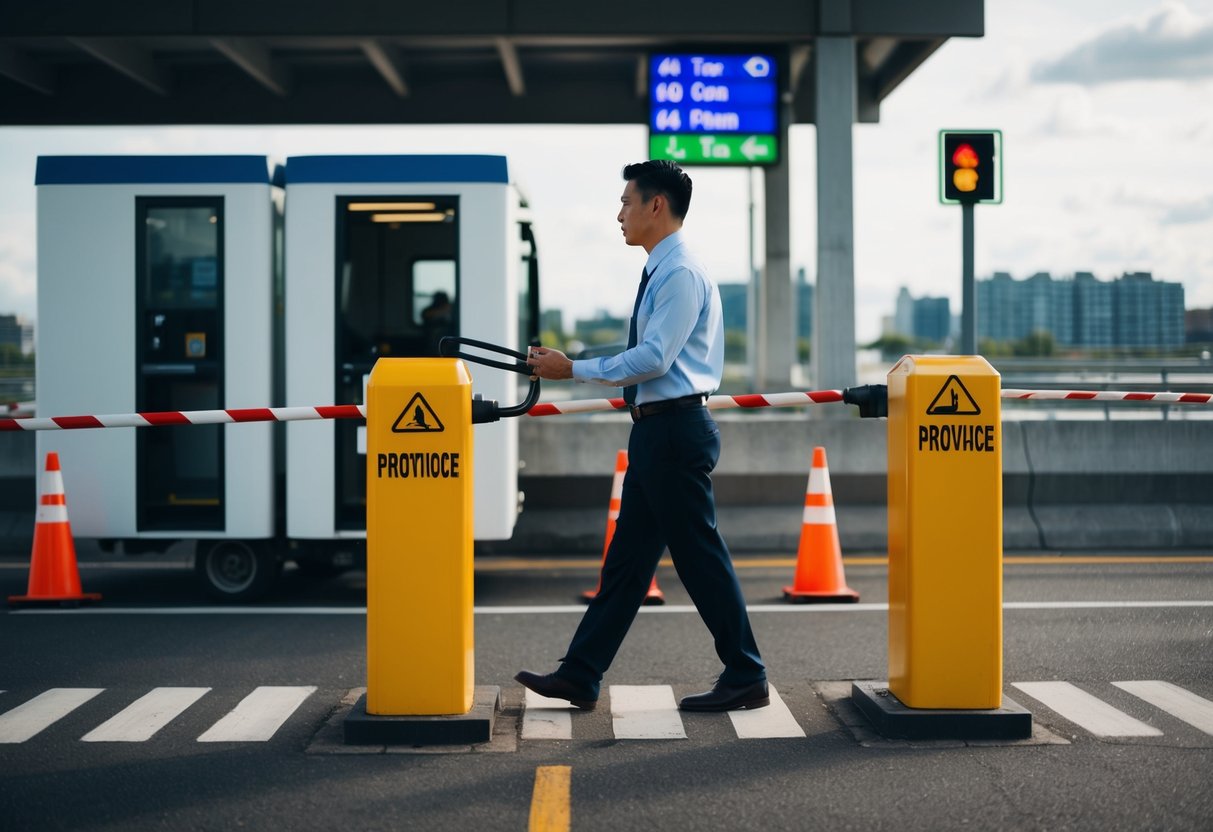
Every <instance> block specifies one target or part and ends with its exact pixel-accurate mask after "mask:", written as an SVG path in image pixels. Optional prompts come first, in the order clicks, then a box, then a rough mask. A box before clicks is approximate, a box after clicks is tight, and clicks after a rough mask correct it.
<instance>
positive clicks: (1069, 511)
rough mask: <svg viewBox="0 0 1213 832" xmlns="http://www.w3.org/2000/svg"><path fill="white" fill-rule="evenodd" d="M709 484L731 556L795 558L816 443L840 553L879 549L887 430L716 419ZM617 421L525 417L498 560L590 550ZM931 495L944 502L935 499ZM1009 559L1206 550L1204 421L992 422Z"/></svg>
mask: <svg viewBox="0 0 1213 832" xmlns="http://www.w3.org/2000/svg"><path fill="white" fill-rule="evenodd" d="M720 424H721V437H722V441H723V450H722V452H721V457H720V464H719V466H718V467H717V469H716V473H715V475H714V477H713V479H714V481H715V483H716V492H717V504H718V506H719V509H720V525H721V528H722V530H723V532H724V534H725V536H726V538H727V539H728V540H729V541H730V544H731V545H732V546H733V548H734V549H737V550H739V551H783V552H787V551H794V550H795V548H796V544H797V542H798V540H799V536H800V517H801V506H802V505H803V495H804V489H805V484H806V481H807V478H808V472H809V467H810V465H811V461H812V451H813V447H814V446H815V445H821V446H823V447H825V448H826V452H827V455H828V458H829V465H830V477H831V481H832V485H833V490H834V501H835V504H836V506H837V507H838V524H839V534H840V536H841V538H842V543H843V548H844V550H847V551H852V552H864V551H879V552H883V551H884V550H885V546H886V543H887V513H886V507H885V499H886V467H887V442H886V423H885V422H884V421H883V420H874V419H866V420H861V419H857V418H852V419H843V420H824V419H820V420H819V419H810V418H806V417H803V416H787V415H784V414H779V413H777V412H771V413H758V414H749V413H747V414H722V415H721V416H720ZM629 428H630V423H629V422H628V420H627V419H626V418H621V417H619V416H595V417H588V418H587V417H553V418H543V419H526V420H524V421H523V423H522V425H521V455H522V458H523V460H524V461H525V468H524V469H523V471H522V485H523V489H524V490H525V492H526V495H527V496H526V510H525V511H524V512H523V515H522V517H521V518H520V521H519V526H518V529H517V531H516V533H515V536H514V539H513V540H512V541H510V543H508V544H503V545H498V546H496V547H495V548H498V549H502V550H507V551H569V550H574V551H587V552H588V551H595V550H596V551H601V546H602V536H603V527H604V526H605V517H606V505H607V499H608V497H609V495H610V477H611V473H610V472H611V471H612V470H613V465H614V459H615V451H616V450H617V449H619V448H623V447H626V443H627V436H628V430H629ZM940 499H945V500H946V495H941V496H940ZM1003 509H1004V512H1003V532H1004V533H1003V539H1004V546H1005V547H1006V549H1008V550H1046V551H1052V550H1083V549H1096V548H1098V549H1105V550H1106V549H1117V550H1120V549H1124V550H1148V549H1155V548H1163V549H1175V548H1190V549H1195V548H1206V549H1207V548H1213V421H1169V422H1163V421H1068V420H1067V421H1027V422H1004V424H1003Z"/></svg>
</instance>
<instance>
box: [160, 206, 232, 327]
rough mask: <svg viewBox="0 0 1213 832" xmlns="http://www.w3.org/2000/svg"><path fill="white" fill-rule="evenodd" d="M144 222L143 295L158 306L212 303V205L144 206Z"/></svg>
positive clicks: (215, 235)
mask: <svg viewBox="0 0 1213 832" xmlns="http://www.w3.org/2000/svg"><path fill="white" fill-rule="evenodd" d="M144 223H145V225H146V241H147V242H146V249H145V255H146V258H147V260H146V262H147V269H146V280H147V297H148V301H149V302H150V303H153V304H155V305H156V306H158V307H160V308H163V309H189V308H198V307H203V308H204V307H212V306H214V305H215V298H216V296H217V292H218V287H219V256H218V248H219V215H218V212H217V211H216V210H215V209H214V208H211V207H176V206H161V207H149V208H147V211H146V215H145V217H144Z"/></svg>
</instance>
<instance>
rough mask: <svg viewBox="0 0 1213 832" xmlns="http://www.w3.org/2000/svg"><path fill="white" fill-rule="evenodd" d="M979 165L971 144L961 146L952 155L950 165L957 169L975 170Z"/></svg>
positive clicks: (979, 161)
mask: <svg viewBox="0 0 1213 832" xmlns="http://www.w3.org/2000/svg"><path fill="white" fill-rule="evenodd" d="M980 163H981V159H979V158H978V156H977V151H976V150H974V149H973V145H971V144H962V145H960V146H959V147H957V148H956V151H955V152H954V153H953V154H952V164H954V165H956V167H958V168H975V167H977V165H978V164H980Z"/></svg>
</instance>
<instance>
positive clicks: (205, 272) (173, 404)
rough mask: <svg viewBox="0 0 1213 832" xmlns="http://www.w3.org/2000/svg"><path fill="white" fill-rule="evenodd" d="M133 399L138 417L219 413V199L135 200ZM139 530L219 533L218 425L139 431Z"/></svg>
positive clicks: (221, 523) (220, 438)
mask: <svg viewBox="0 0 1213 832" xmlns="http://www.w3.org/2000/svg"><path fill="white" fill-rule="evenodd" d="M135 213H136V226H135V228H136V232H135V233H136V237H137V248H136V252H137V254H136V263H135V269H136V273H137V289H136V293H135V296H136V301H135V302H136V305H137V315H136V322H137V323H136V327H137V332H136V339H137V340H136V343H137V344H138V347H137V349H136V355H135V361H136V367H135V397H136V407H137V409H138V410H139V411H143V412H147V411H165V410H217V409H220V408H222V407H223V315H222V312H221V310H222V309H223V198H222V197H180V198H176V197H174V198H165V197H140V198H137V199H136V200H135ZM135 458H136V494H137V501H138V507H137V510H136V524H137V528H138V530H139V531H175V530H181V531H186V530H213V529H219V530H221V529H223V528H224V509H223V432H222V427H221V426H220V425H197V426H195V425H182V426H175V427H156V428H148V429H145V430H139V431H137V432H136V440H135Z"/></svg>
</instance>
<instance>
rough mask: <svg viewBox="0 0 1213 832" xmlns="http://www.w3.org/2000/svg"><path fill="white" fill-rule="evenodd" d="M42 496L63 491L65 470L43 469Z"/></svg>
mask: <svg viewBox="0 0 1213 832" xmlns="http://www.w3.org/2000/svg"><path fill="white" fill-rule="evenodd" d="M40 493H41V494H42V496H46V495H47V494H62V493H63V472H62V471H43V472H42V483H41V491H40Z"/></svg>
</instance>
